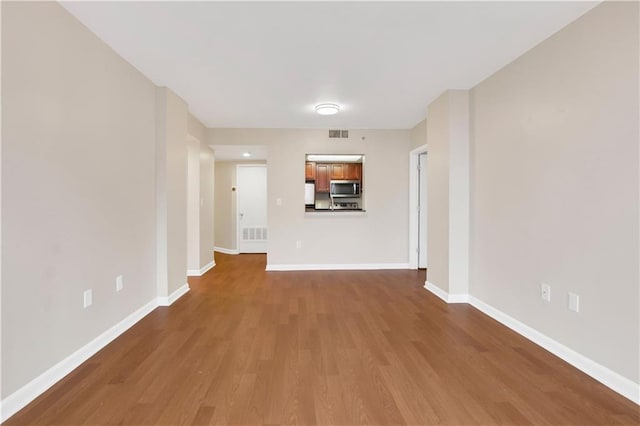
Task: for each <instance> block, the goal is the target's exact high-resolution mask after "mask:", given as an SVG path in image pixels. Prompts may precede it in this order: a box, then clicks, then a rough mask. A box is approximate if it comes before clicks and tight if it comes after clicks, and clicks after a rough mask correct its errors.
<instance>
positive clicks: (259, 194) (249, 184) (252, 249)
mask: <svg viewBox="0 0 640 426" xmlns="http://www.w3.org/2000/svg"><path fill="white" fill-rule="evenodd" d="M236 191H237V207H238V208H237V212H238V221H237V224H238V234H237V235H238V251H239V252H240V253H266V252H267V166H266V165H264V164H257V165H253V164H238V168H237V175H236Z"/></svg>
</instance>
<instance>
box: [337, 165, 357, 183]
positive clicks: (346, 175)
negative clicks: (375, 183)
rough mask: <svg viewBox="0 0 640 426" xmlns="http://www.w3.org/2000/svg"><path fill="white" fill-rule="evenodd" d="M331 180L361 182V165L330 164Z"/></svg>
mask: <svg viewBox="0 0 640 426" xmlns="http://www.w3.org/2000/svg"><path fill="white" fill-rule="evenodd" d="M331 179H340V180H361V179H362V164H361V163H334V164H331Z"/></svg>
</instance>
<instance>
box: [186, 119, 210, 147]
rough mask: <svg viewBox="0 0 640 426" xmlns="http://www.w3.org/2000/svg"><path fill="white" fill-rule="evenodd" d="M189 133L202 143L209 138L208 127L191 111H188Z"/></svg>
mask: <svg viewBox="0 0 640 426" xmlns="http://www.w3.org/2000/svg"><path fill="white" fill-rule="evenodd" d="M187 133H188V134H189V136H191V137H193V138H195V139H197V140H198V141H199V142H200V143H204V141H205V140H206V139H207V128H206V127H204V124H202V123H201V122H200V120H198V119H197V118H196V117H194V116H193V114H191V113H190V112H187Z"/></svg>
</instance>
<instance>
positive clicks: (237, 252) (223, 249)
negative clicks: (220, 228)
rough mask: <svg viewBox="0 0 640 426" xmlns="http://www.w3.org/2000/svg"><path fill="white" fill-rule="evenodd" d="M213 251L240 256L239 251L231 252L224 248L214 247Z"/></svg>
mask: <svg viewBox="0 0 640 426" xmlns="http://www.w3.org/2000/svg"><path fill="white" fill-rule="evenodd" d="M213 251H217V252H219V253H224V254H240V252H239V251H238V250H231V249H228V248H224V247H214V248H213Z"/></svg>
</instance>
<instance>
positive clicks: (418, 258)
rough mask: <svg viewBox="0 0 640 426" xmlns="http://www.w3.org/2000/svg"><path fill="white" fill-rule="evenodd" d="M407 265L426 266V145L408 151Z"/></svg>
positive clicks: (416, 267)
mask: <svg viewBox="0 0 640 426" xmlns="http://www.w3.org/2000/svg"><path fill="white" fill-rule="evenodd" d="M409 167H410V169H409V212H410V213H409V267H410V268H411V269H418V268H426V267H427V262H428V257H427V220H428V218H427V191H428V181H427V145H422V146H420V147H418V148H416V149H414V150H412V151H411V152H410V153H409Z"/></svg>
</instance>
